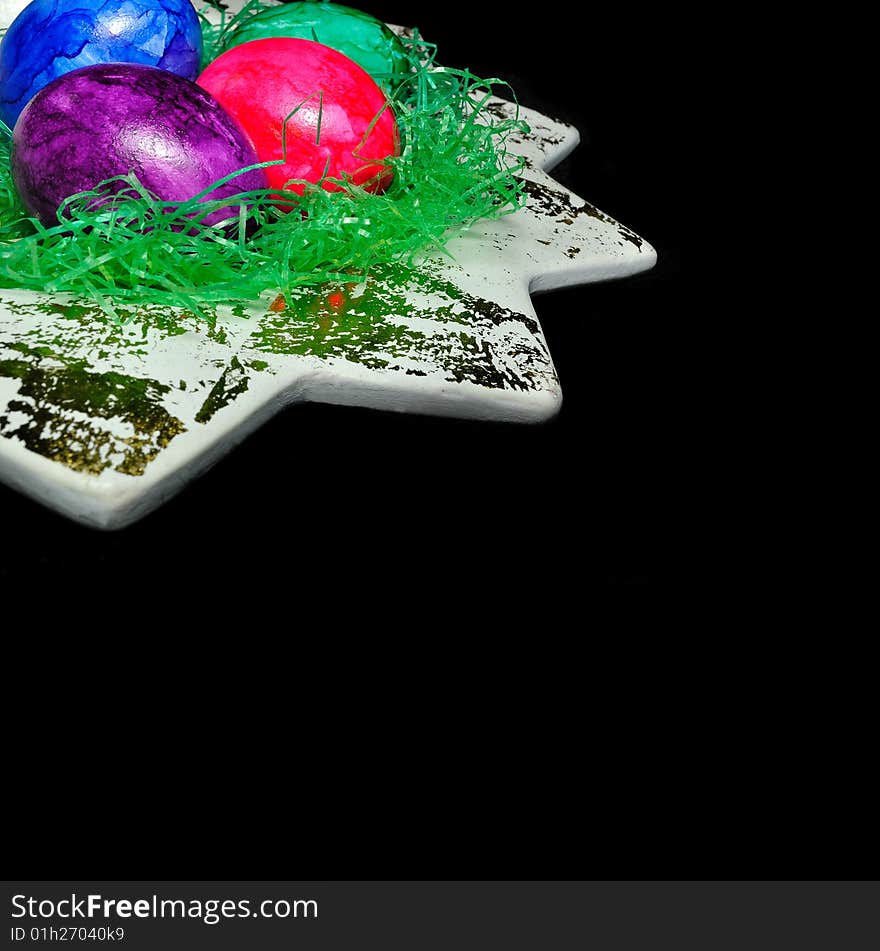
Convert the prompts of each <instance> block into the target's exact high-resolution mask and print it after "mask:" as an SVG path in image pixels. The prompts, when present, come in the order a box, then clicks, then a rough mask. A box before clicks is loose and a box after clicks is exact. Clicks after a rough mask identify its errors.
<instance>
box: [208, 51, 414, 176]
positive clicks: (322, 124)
mask: <svg viewBox="0 0 880 951" xmlns="http://www.w3.org/2000/svg"><path fill="white" fill-rule="evenodd" d="M198 84H199V85H200V86H202V87H203V88H204V89H206V90H208V92H210V93H211V94H212V95H213V96H214V97H215V98H216V99H217V100H218V102H220V104H221V105H222V106H223V107H224V108H225V109H226V110H227V112H229V113H230V115H232V116H233V118H235V119H236V120H237V121H238V122H239V124H240V125H241V126H242V128H243V129H244V130H245V131H246V132H247V133H248V135H249V136H250V138H251V140H252V141H253V143H254V147H255V148H256V151H257V155H258V157H259V159H260V161H261V162H273V161H274V162H276V163H278V164H276V165H274V166H271V167H267V169H266V176H267V178H268V180H269V184H270V186H271V187H273V188H279V189H280V188H284V187H285V186H286V187H287V188H288V190H290V191H294V192H296V193H297V194H302V193H303V191H304V189H305V185H304V184H302V183H303V182H310V183H314V184H320V185H321V186H322V187H323V188H325V189H327V190H330V191H333V190H336V189H338V188H339V185H337V184H336V183H335V182H333V181H332V179H338V180H346V181H349V182H351V183H353V184H355V185H359V186H362V187H363V188H365V189H366V190H368V191H373V192H377V191H382V190H384V189H385V188H387V187H388V185H389V184H390V182H391V180H392V172H391V169H390V167H389V164H388V160H389V159H390V158H392V157H393V156H397V155H399V154H400V136H399V132H398V128H397V120H396V118H395V115H394V111H393V109H392V108H391V106H390V104H389V102H388V100H387V99H386V97H385V94H384V93H383V92H382V90H381V89H380V88H379V86H378V85H377V84H376V82H375V80H373V79H372V78H371V77H370V76H369V75H368V74H367V72H366V71H365V70H364V69H362V68H361V67H360V66H358V64H357V63H355V62H354V61H353V60H351V59H349V57H347V56H344V55H343V54H342V53H340V52H338V51H337V50H334V49H331V48H330V47H329V46H325V45H323V44H321V43H316V42H314V41H313V40H304V39H298V38H290V37H279V38H268V39H259V40H251V41H250V42H247V43H244V44H242V45H241V46H235V47H233V48H232V49H229V50H227V51H226V52H225V53H223V54H221V55H220V56H219V57H218V58H217V59H215V60H214V62H212V63H210V64H209V65H208V67H207V68H206V69H205V71H204V72H203V73H202V74H201V76H199V78H198ZM291 180H295V181H293V183H291Z"/></svg>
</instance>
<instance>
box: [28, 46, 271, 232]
mask: <svg viewBox="0 0 880 951" xmlns="http://www.w3.org/2000/svg"><path fill="white" fill-rule="evenodd" d="M257 161H258V160H257V156H256V152H255V151H254V147H253V145H252V144H251V141H250V139H249V138H248V136H247V134H246V133H245V132H244V131H243V130H242V129H241V127H240V126H239V125H238V123H237V122H236V121H235V120H234V119H233V118H232V117H231V116H230V115H229V114H228V113H227V112H226V111H225V110H224V109H223V107H222V106H221V105H220V103H218V102H217V100H216V99H214V97H213V96H212V95H211V94H210V93H208V92H206V91H205V90H204V89H202V88H201V87H199V86H197V85H196V84H195V83H193V82H190V81H189V80H188V79H184V78H183V77H181V76H177V75H175V74H174V73H170V72H166V71H165V70H162V69H158V68H156V67H154V66H140V65H134V64H131V63H101V64H98V65H96V66H86V67H84V68H82V69H77V70H74V71H73V72H70V73H67V74H65V75H64V76H61V77H59V78H58V79H56V80H53V81H52V82H51V83H49V84H48V85H47V86H45V87H44V88H43V89H41V90H40V92H38V93H37V94H36V95H35V96H34V98H33V99H31V101H30V102H29V103H28V104H27V106H26V107H25V109H24V111H23V112H22V114H21V116H20V117H19V120H18V122H17V123H16V124H15V130H14V133H13V137H12V172H13V177H14V179H15V185H16V187H17V188H18V191H19V194H20V195H21V198H22V200H23V202H24V204H25V206H26V207H27V209H28V210H29V211H30V212H31V213H32V214H33V215H35V216H36V217H38V218H39V219H40V220H41V221H42V222H44V223H45V224H48V225H51V224H55V223H56V222H57V220H58V219H57V216H56V212H57V210H58V206H59V205H60V204H61V202H62V201H63V200H64V199H65V198H67V197H69V196H70V195H73V194H76V193H77V192H82V191H88V190H91V189H93V188H94V187H95V186H96V185H98V184H99V183H100V182H102V181H105V180H106V179H109V178H113V177H114V176H116V175H126V174H128V173H130V172H134V173H135V174H136V175H137V177H138V178H139V180H140V182H141V184H142V185H144V186H145V187H146V188H147V189H149V190H150V191H151V192H152V193H153V194H155V195H156V196H157V197H158V198H159V199H161V200H162V201H169V202H178V201H186V200H187V199H189V198H192V197H194V196H195V195H197V194H199V192H201V191H203V190H204V189H205V188H207V187H208V186H209V185H211V184H212V183H213V182H215V181H217V180H218V179H220V178H223V177H224V176H226V175H229V174H231V173H232V172H235V171H237V170H239V169H241V168H244V167H246V166H248V165H255V164H257ZM118 187H119V188H123V187H125V186H124V183H120V184H119V186H118ZM265 187H266V177H265V175H264V173H263V170H262V169H253V170H251V171H249V172H245V173H244V174H243V175H239V176H237V177H236V178H233V179H232V180H231V181H229V182H228V183H226V184H225V185H221V186H220V187H219V188H217V189H215V190H214V191H213V192H211V193H210V194H209V195H208V196H207V197H206V199H203V200H212V199H215V198H226V197H228V196H229V195H234V194H237V193H238V192H241V191H247V190H250V189H254V188H265ZM231 213H232V212H231V210H230V209H227V208H221V209H218V210H216V211H214V212H212V213H211V214H210V215H209V216H207V218H206V219H205V221H206V222H207V223H208V224H215V223H216V222H217V221H220V220H222V219H223V218H226V217H228V216H229V215H230V214H231Z"/></svg>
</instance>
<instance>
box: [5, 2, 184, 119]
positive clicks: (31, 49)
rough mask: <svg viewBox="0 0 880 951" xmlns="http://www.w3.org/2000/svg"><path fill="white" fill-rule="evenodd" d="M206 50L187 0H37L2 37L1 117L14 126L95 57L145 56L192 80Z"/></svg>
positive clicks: (136, 59) (130, 59) (135, 59)
mask: <svg viewBox="0 0 880 951" xmlns="http://www.w3.org/2000/svg"><path fill="white" fill-rule="evenodd" d="M201 55H202V32H201V29H200V26H199V18H198V16H197V15H196V11H195V9H194V8H193V5H192V3H190V0H33V2H32V3H30V4H28V6H27V7H25V9H24V10H22V11H21V13H20V14H19V15H18V16H17V17H16V18H15V20H14V21H13V23H12V25H11V26H10V27H9V30H8V31H7V33H6V35H5V36H4V37H3V41H2V43H0V119H2V120H3V121H4V122H5V123H6V124H7V125H8V126H9V127H10V128H12V127H13V126H14V125H15V122H16V120H17V119H18V116H19V115H20V114H21V110H22V109H24V107H25V105H26V104H27V103H28V101H29V100H30V99H31V97H32V96H34V95H35V94H36V93H37V92H39V90H40V89H42V88H43V87H44V86H45V85H46V84H47V83H49V82H51V81H52V80H53V79H57V78H58V77H59V76H62V75H63V74H64V73H69V72H70V71H71V70H74V69H79V68H80V67H82V66H92V65H94V64H96V63H110V62H122V63H140V64H143V65H145V66H156V67H158V68H159V69H164V70H168V71H169V72H171V73H176V74H177V75H179V76H183V77H185V78H186V79H195V78H196V76H197V75H198V72H199V61H200V59H201Z"/></svg>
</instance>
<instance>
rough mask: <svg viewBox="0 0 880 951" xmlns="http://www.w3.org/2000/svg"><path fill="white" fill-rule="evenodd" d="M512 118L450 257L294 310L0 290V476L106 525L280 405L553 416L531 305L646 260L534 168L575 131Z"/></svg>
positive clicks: (620, 231) (647, 251)
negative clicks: (504, 172) (202, 317)
mask: <svg viewBox="0 0 880 951" xmlns="http://www.w3.org/2000/svg"><path fill="white" fill-rule="evenodd" d="M12 2H13V4H15V3H18V2H19V0H12ZM0 12H2V13H4V14H5V13H6V8H5V7H4V8H3V10H2V11H0ZM6 22H8V20H7V21H6ZM2 23H3V21H2V20H0V24H2ZM491 108H492V109H493V110H495V111H496V112H497V113H498V114H499V115H503V116H505V117H507V116H510V115H513V112H514V109H515V107H514V106H513V105H512V104H510V103H508V102H505V101H504V100H501V99H498V100H494V101H493V102H492V104H491ZM520 115H521V117H522V118H524V119H525V120H526V122H527V123H528V125H529V127H530V129H531V132H530V133H529V134H528V135H523V136H520V137H517V138H514V139H511V140H509V143H508V144H509V148H510V149H511V151H514V152H516V153H518V154H520V155H522V156H523V157H524V158H525V159H526V161H527V166H526V170H525V172H524V174H523V177H524V180H525V188H526V192H527V195H528V201H527V203H526V205H525V207H524V208H522V209H521V210H519V211H518V212H516V213H515V214H513V215H508V216H507V217H505V218H502V219H500V220H498V221H489V222H482V223H479V224H477V225H475V226H474V227H473V228H472V229H471V230H470V231H469V232H467V233H466V234H465V235H463V236H461V237H457V238H455V239H454V240H453V241H452V242H451V243H450V244H449V245H448V251H449V253H450V255H451V256H446V255H443V254H437V255H434V256H432V257H430V258H428V259H427V260H426V261H425V262H424V263H422V264H420V265H419V266H418V267H414V268H408V267H404V266H394V267H387V268H383V269H381V270H379V271H378V272H376V273H375V274H374V275H373V276H371V277H370V279H369V280H368V281H367V282H366V284H360V285H338V286H333V287H326V288H320V289H316V288H304V289H302V290H301V291H300V292H299V294H298V296H297V298H296V300H295V307H294V308H293V309H292V310H291V309H278V308H279V307H281V306H282V301H280V300H279V301H276V300H274V299H273V298H272V297H271V296H270V297H269V298H268V299H265V300H260V301H255V302H254V305H253V307H251V308H249V309H248V311H247V312H246V313H245V312H242V311H240V310H239V311H237V312H235V313H233V311H232V310H229V309H227V310H222V309H221V311H220V313H219V315H218V320H217V324H216V326H215V327H214V328H211V329H209V328H207V327H206V326H204V325H199V324H197V323H196V322H195V321H194V320H191V319H189V318H187V317H186V316H180V315H173V314H167V313H162V312H158V311H157V310H156V309H155V308H143V309H141V310H139V311H138V312H137V313H135V314H134V315H133V318H132V320H131V321H130V322H129V323H127V324H125V325H124V326H121V327H120V326H116V325H114V324H110V323H108V322H107V320H106V318H105V317H104V316H103V313H102V312H101V311H100V309H98V308H97V307H95V306H94V305H91V304H89V303H88V302H85V301H77V300H73V299H71V298H68V297H61V296H57V295H55V296H52V295H47V294H38V293H33V292H25V291H12V290H5V289H0V479H2V481H4V482H6V483H7V484H9V485H11V486H12V487H14V488H16V489H18V490H20V491H21V492H23V493H25V494H27V495H29V496H31V497H32V498H34V499H36V500H38V501H39V502H41V503H43V504H44V505H47V506H49V507H50V508H52V509H55V510H56V511H58V512H60V513H62V514H64V515H66V516H68V517H70V518H72V519H75V520H77V521H79V522H82V523H85V524H88V525H92V526H95V527H100V528H109V529H115V528H121V527H123V526H125V525H127V524H130V523H131V522H133V521H135V520H137V519H138V518H141V517H142V516H144V515H146V514H147V513H148V512H150V511H151V510H152V509H154V508H156V507H157V506H159V505H161V504H162V503H163V502H164V501H166V500H167V499H169V498H170V497H171V496H173V495H174V494H175V493H176V492H178V491H179V490H180V489H181V488H182V487H183V486H184V485H185V484H186V483H187V482H189V481H190V480H192V479H194V478H195V477H196V476H198V475H199V474H200V473H201V472H203V471H204V470H205V469H206V468H208V467H209V466H210V465H212V464H213V463H214V462H215V461H216V460H217V459H218V458H219V457H220V456H222V455H223V454H224V453H226V452H228V451H229V450H230V449H232V448H233V447H234V446H235V445H236V444H237V443H239V442H240V441H241V440H242V439H243V438H244V437H245V436H246V435H247V434H248V433H249V432H251V431H253V430H254V429H255V428H256V427H258V426H259V425H260V424H261V423H263V422H264V421H265V420H267V419H268V418H269V417H271V416H272V415H274V414H275V413H276V412H278V411H279V410H280V409H281V408H282V407H284V406H287V405H289V404H291V403H295V402H299V401H306V400H310V401H316V402H326V403H337V404H347V405H352V406H365V407H372V408H375V409H385V410H396V411H400V412H411V413H428V414H434V415H444V416H457V417H466V418H472V419H486V420H503V421H510V422H540V421H542V420H546V419H548V418H550V417H551V416H553V415H554V414H555V413H556V412H557V411H558V409H559V406H560V402H561V398H562V394H561V391H560V388H559V382H558V380H557V377H556V372H555V370H554V367H553V362H552V360H551V357H550V353H549V352H548V349H547V345H546V343H545V341H544V336H543V333H542V331H541V327H540V324H539V322H538V319H537V316H536V314H535V310H534V308H533V306H532V303H531V299H530V294H531V293H535V292H538V291H546V290H551V289H553V288H557V287H564V286H569V285H574V284H585V283H589V282H592V281H600V280H606V279H609V278H618V277H625V276H627V275H631V274H635V273H637V272H639V271H644V270H647V269H648V268H650V267H652V266H653V264H654V262H655V260H656V254H655V252H654V250H653V248H651V247H650V246H649V245H648V244H647V243H646V242H645V241H644V240H643V239H642V238H640V237H638V236H637V235H635V234H634V233H633V232H632V231H630V230H629V229H628V228H626V227H625V226H624V225H622V224H619V223H618V222H616V221H614V220H613V219H612V218H610V217H608V216H607V215H605V214H603V213H602V212H600V211H598V210H597V209H596V208H594V207H593V206H592V205H590V204H589V203H587V202H585V201H584V200H583V199H582V198H579V197H577V196H576V195H574V194H573V193H572V192H570V191H568V190H567V189H566V188H564V187H563V186H561V185H560V184H559V183H557V182H555V181H554V180H553V179H552V178H551V177H550V176H549V175H548V174H547V172H548V171H549V170H550V169H551V168H552V167H553V166H554V165H555V164H556V163H558V162H559V161H560V160H561V159H563V158H564V157H565V156H566V155H567V154H568V153H569V152H570V151H571V150H572V149H573V148H574V147H575V145H576V144H577V142H578V133H577V131H576V130H575V129H573V128H572V127H571V126H567V125H562V124H560V123H558V122H555V121H553V120H552V119H548V118H546V117H545V116H542V115H540V114H538V113H536V112H533V111H531V110H529V109H521V110H520ZM290 425H291V427H295V425H296V422H295V417H294V416H291V418H290Z"/></svg>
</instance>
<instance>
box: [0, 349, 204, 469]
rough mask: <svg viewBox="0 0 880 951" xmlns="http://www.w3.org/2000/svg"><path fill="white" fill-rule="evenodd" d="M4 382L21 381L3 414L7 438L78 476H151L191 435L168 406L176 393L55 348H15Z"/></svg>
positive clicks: (1, 363) (0, 423) (2, 371)
mask: <svg viewBox="0 0 880 951" xmlns="http://www.w3.org/2000/svg"><path fill="white" fill-rule="evenodd" d="M5 352H6V354H7V356H5V357H3V358H2V359H0V377H6V378H8V379H14V380H18V381H19V386H18V392H17V394H16V396H15V397H14V398H13V399H11V400H9V401H8V403H7V405H6V407H5V410H4V411H3V414H2V415H0V433H2V434H3V435H4V436H8V437H12V438H15V439H18V440H20V441H21V442H22V443H23V444H24V445H25V446H26V447H27V448H28V449H30V450H31V451H32V452H36V453H38V454H39V455H41V456H45V457H46V458H48V459H53V460H54V461H56V462H61V463H63V464H64V465H66V466H67V467H68V468H70V469H75V470H77V471H79V472H86V473H90V474H92V475H99V474H100V473H101V472H103V471H104V470H105V469H107V468H109V467H111V466H112V467H113V468H114V469H115V470H116V471H117V472H123V473H125V474H126V475H143V473H144V471H145V469H146V467H147V465H148V463H150V462H151V461H152V460H153V459H155V457H156V456H157V455H158V454H159V452H160V451H161V450H162V449H164V448H165V446H167V445H168V443H169V442H171V440H172V439H174V437H175V436H177V435H178V434H180V433H181V432H183V431H184V430H185V427H184V425H183V423H182V422H181V421H180V420H179V419H177V418H176V417H174V416H172V415H171V414H170V413H169V412H168V411H167V410H166V409H165V408H164V407H163V406H162V405H161V402H160V399H161V397H162V395H163V394H164V393H166V392H167V391H168V389H169V387H167V386H165V385H163V384H161V383H157V382H156V381H155V380H147V379H137V378H135V377H131V376H126V375H124V374H121V373H115V372H107V373H94V372H90V371H89V369H88V367H87V365H86V364H85V362H84V361H82V360H71V361H65V360H63V359H61V358H60V357H59V355H58V354H56V353H54V352H53V351H52V350H51V349H50V348H48V347H36V348H31V347H29V346H27V345H26V344H23V343H16V344H12V345H11V346H9V347H8V348H7V349H6V351H5Z"/></svg>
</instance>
